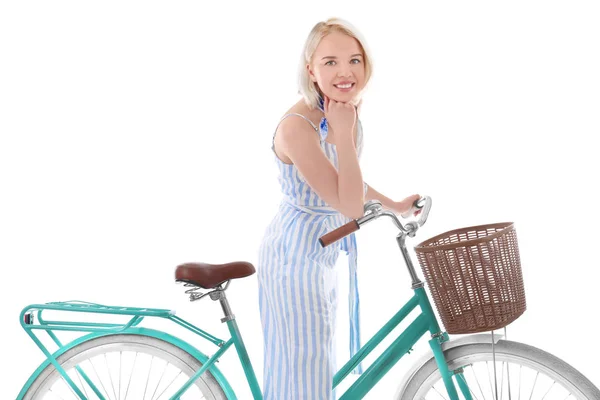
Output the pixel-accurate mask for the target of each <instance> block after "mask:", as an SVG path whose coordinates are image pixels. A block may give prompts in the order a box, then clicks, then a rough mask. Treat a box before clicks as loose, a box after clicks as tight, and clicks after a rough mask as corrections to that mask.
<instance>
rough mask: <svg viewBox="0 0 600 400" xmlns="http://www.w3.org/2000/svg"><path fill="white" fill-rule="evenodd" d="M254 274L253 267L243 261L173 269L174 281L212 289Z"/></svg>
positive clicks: (195, 264)
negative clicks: (231, 280)
mask: <svg viewBox="0 0 600 400" xmlns="http://www.w3.org/2000/svg"><path fill="white" fill-rule="evenodd" d="M255 272H256V270H255V269H254V266H253V265H252V264H250V263H249V262H245V261H236V262H230V263H226V264H207V263H186V264H181V265H179V266H177V268H176V269H175V280H176V281H180V282H187V283H192V284H194V285H198V286H200V287H201V288H204V289H213V288H215V287H217V286H219V285H221V284H222V283H225V282H227V281H228V280H230V279H237V278H244V277H246V276H250V275H252V274H254V273H255Z"/></svg>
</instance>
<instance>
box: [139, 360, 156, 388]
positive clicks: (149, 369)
mask: <svg viewBox="0 0 600 400" xmlns="http://www.w3.org/2000/svg"><path fill="white" fill-rule="evenodd" d="M153 362H154V356H152V360H151V361H150V367H149V368H148V378H147V379H146V388H145V389H144V397H142V398H143V399H145V398H146V391H147V390H148V382H149V381H150V371H152V363H153Z"/></svg>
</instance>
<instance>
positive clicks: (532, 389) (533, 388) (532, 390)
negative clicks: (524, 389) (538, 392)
mask: <svg viewBox="0 0 600 400" xmlns="http://www.w3.org/2000/svg"><path fill="white" fill-rule="evenodd" d="M539 375H540V373H539V372H538V373H537V374H535V380H534V381H533V387H532V388H531V395H530V396H529V400H531V398H532V397H533V392H534V391H535V384H536V383H537V378H538V376H539Z"/></svg>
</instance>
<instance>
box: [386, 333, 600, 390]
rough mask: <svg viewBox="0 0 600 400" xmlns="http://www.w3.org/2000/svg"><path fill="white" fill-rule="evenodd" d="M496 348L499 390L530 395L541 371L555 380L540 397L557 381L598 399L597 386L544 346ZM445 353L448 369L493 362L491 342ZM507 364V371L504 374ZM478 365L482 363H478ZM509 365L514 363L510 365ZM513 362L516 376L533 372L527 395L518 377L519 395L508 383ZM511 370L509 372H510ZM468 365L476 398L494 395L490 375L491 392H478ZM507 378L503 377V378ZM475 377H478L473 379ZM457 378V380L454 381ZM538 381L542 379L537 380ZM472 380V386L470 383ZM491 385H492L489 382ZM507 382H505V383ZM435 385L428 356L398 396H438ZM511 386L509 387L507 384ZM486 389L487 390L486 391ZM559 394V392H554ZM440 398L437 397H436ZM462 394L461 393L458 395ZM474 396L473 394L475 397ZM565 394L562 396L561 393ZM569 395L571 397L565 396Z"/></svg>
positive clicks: (434, 366) (436, 380)
mask: <svg viewBox="0 0 600 400" xmlns="http://www.w3.org/2000/svg"><path fill="white" fill-rule="evenodd" d="M494 350H495V359H496V366H497V369H496V372H498V371H499V369H500V368H501V370H502V380H500V376H499V373H498V375H497V376H498V385H500V387H499V391H500V392H501V393H504V395H506V393H509V394H512V396H510V397H511V398H513V399H514V398H521V399H523V398H526V399H529V398H532V399H535V398H536V397H534V396H533V394H534V392H535V391H536V390H537V392H535V393H544V390H545V389H544V388H543V387H542V386H538V387H541V389H539V390H538V389H537V388H536V383H537V382H538V378H539V374H544V375H545V376H547V377H548V378H549V379H551V380H554V383H553V384H552V386H551V387H550V389H549V391H548V392H547V393H546V395H544V397H543V398H547V394H548V393H550V390H553V388H554V385H555V384H556V383H558V384H559V385H560V386H562V387H563V388H564V389H565V390H566V392H565V393H567V394H568V393H570V394H571V396H573V395H574V396H576V399H578V400H598V399H600V390H598V388H597V387H595V386H594V385H593V384H592V383H591V382H590V380H589V379H587V378H586V377H585V376H584V375H583V374H581V373H580V372H579V371H577V370H576V369H575V368H573V367H572V366H571V365H569V364H568V363H566V362H565V361H563V360H561V359H559V358H558V357H556V356H554V355H552V354H550V353H547V352H545V351H543V350H540V349H538V348H536V347H533V346H530V345H527V344H523V343H519V342H512V341H507V340H500V341H498V343H497V344H496V345H495V346H494ZM444 355H445V357H446V361H447V362H448V365H449V368H450V370H456V369H457V368H460V367H465V366H470V367H471V368H472V369H473V370H474V368H475V367H474V366H473V365H474V363H482V362H485V363H486V365H487V366H488V369H489V363H490V362H491V363H492V368H493V365H494V363H493V355H492V344H491V343H477V344H467V345H464V346H459V347H455V348H451V349H448V350H446V351H445V352H444ZM499 362H501V363H502V364H500V367H498V363H499ZM505 364H506V371H507V373H506V374H504V371H505V368H504V365H505ZM479 365H480V366H481V364H479ZM510 365H512V366H513V367H511V366H510ZM516 366H519V369H518V371H519V378H521V374H522V372H523V367H525V368H526V369H527V370H531V371H532V373H534V372H535V373H536V381H535V382H534V383H533V386H532V392H531V395H530V396H522V395H520V394H521V391H522V388H521V387H520V385H521V383H522V382H521V380H520V379H519V381H518V382H519V388H518V390H519V395H520V396H516V393H515V392H514V390H515V389H514V384H513V383H511V380H510V373H509V372H508V371H513V372H515V371H516ZM513 372H511V373H513ZM467 375H468V373H467V369H466V368H465V378H466V380H467V383H468V384H469V388H470V389H472V388H474V389H472V390H473V394H476V398H477V399H479V400H483V399H485V400H487V399H488V398H489V399H493V398H494V397H493V395H494V393H493V392H495V388H496V387H495V385H493V379H492V376H490V389H489V390H490V392H492V393H491V394H490V395H489V396H488V395H486V394H485V391H484V390H481V392H480V393H477V390H478V389H482V388H481V386H480V387H479V388H477V386H476V384H479V385H480V383H479V380H478V379H477V377H476V376H475V379H472V378H471V379H470V381H469V378H468V376H467ZM515 375H516V374H513V379H514V381H513V382H515V381H516V379H517V377H516V376H515ZM505 379H506V380H505ZM475 380H477V381H476V382H475ZM455 382H456V381H455ZM540 382H541V381H540ZM471 383H473V386H471ZM492 385H493V386H492ZM505 385H506V386H505ZM435 386H438V389H437V390H438V391H441V390H442V389H440V388H443V383H442V380H441V375H440V372H439V369H438V368H437V364H436V362H435V360H434V359H430V360H429V361H428V362H427V363H425V364H424V365H423V366H422V367H421V368H420V369H419V370H418V371H417V372H415V374H414V375H413V377H412V379H411V380H410V382H408V383H407V385H406V388H405V390H404V391H403V393H397V397H396V398H397V399H400V400H413V399H419V400H421V399H425V400H428V399H429V398H434V397H435V396H437V394H435V396H433V393H434V391H432V388H434V387H435ZM509 387H510V388H511V391H509V389H508V388H509ZM556 388H557V389H559V387H558V386H557V387H556ZM488 393H489V392H488ZM444 395H446V396H447V393H446V392H444ZM557 397H558V395H557ZM435 398H439V397H435ZM461 398H462V395H461ZM474 398H475V397H474ZM562 398H564V397H562ZM568 398H572V397H568Z"/></svg>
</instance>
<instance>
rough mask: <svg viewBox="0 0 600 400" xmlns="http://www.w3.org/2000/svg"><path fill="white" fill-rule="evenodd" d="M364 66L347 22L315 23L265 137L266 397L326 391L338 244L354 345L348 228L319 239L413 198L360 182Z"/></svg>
mask: <svg viewBox="0 0 600 400" xmlns="http://www.w3.org/2000/svg"><path fill="white" fill-rule="evenodd" d="M371 70H372V66H371V58H370V55H369V52H368V49H367V47H366V45H365V42H364V40H363V39H362V37H361V35H360V34H359V33H358V32H357V30H356V29H355V28H354V27H353V26H352V25H350V24H349V23H348V22H346V21H343V20H340V19H329V20H327V21H325V22H319V23H318V24H316V25H315V26H314V28H313V29H312V31H311V32H310V34H309V36H308V38H307V40H306V43H305V47H304V51H303V57H302V60H301V68H300V93H301V94H302V99H301V100H299V101H298V102H297V103H296V104H294V105H293V106H292V107H291V108H290V109H289V110H288V112H287V113H286V114H285V115H284V117H283V118H282V120H281V121H280V123H279V125H278V126H277V128H276V130H275V133H274V135H273V144H272V150H273V153H274V156H275V162H276V163H277V165H278V166H279V169H280V175H279V182H280V184H281V187H282V192H283V200H282V202H281V204H280V206H279V209H278V212H277V214H276V216H275V218H274V219H273V220H272V221H271V223H270V224H269V226H268V227H267V229H266V232H265V236H264V238H263V241H262V244H261V246H260V251H259V260H258V263H257V267H258V268H257V269H258V281H259V307H260V312H261V321H262V326H263V334H264V347H265V356H264V383H263V392H264V398H265V399H266V400H267V399H277V400H282V399H286V400H291V399H318V400H324V399H331V398H333V397H332V396H333V392H332V380H333V375H334V374H335V372H336V368H337V366H336V365H335V357H334V353H335V350H336V349H335V348H334V346H333V333H334V327H335V316H336V315H335V313H336V306H337V298H336V275H335V270H334V267H335V264H336V261H337V258H338V255H339V252H340V250H344V251H346V252H347V254H348V257H349V263H350V280H351V288H350V325H351V327H350V350H351V354H352V355H353V354H355V352H356V351H357V350H358V349H359V348H360V338H359V329H358V290H357V285H356V261H357V257H356V240H355V237H354V234H352V235H350V236H347V237H345V238H344V239H343V240H341V241H340V242H338V243H335V244H333V245H330V246H328V247H326V248H323V247H322V246H321V245H320V244H319V242H318V239H319V237H321V236H323V235H324V234H325V233H327V232H329V231H331V230H334V229H335V228H337V227H339V226H341V225H343V224H345V223H347V222H348V221H350V220H351V219H357V218H360V217H362V216H363V215H364V203H365V201H367V200H370V199H377V200H379V201H381V203H382V205H383V206H384V207H386V208H388V209H390V210H392V211H394V212H396V213H398V214H401V215H406V216H407V215H409V213H410V212H412V211H413V209H412V204H413V203H414V201H415V200H416V199H418V198H419V196H418V195H413V196H410V197H407V198H406V199H404V200H402V201H399V202H395V201H392V200H390V199H389V198H387V197H385V196H383V195H382V194H381V193H379V192H377V191H375V190H374V189H373V188H371V187H370V186H368V185H367V184H366V183H364V182H363V178H362V173H361V169H360V166H359V159H360V155H361V152H362V144H363V135H362V127H361V124H360V121H359V119H358V115H357V114H358V107H357V105H359V104H360V101H361V100H360V97H361V93H362V91H363V89H364V88H365V86H366V84H367V83H368V81H369V79H370V76H371ZM416 213H418V211H417V212H416ZM357 372H360V369H359V371H357Z"/></svg>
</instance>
